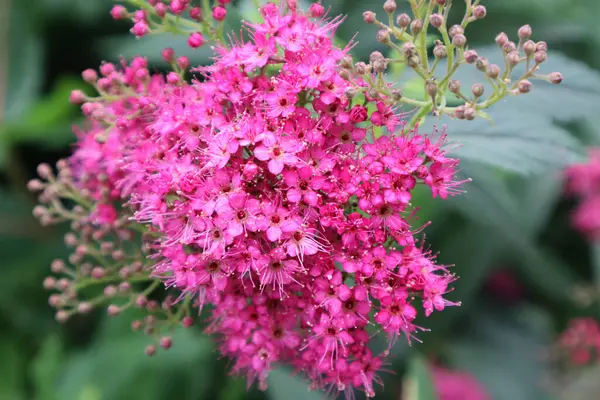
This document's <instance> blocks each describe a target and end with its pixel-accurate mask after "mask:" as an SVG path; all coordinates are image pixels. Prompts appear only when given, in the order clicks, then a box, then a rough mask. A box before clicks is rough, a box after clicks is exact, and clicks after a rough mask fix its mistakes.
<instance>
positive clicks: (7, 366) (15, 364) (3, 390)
mask: <svg viewBox="0 0 600 400" xmlns="http://www.w3.org/2000/svg"><path fill="white" fill-rule="evenodd" d="M0 354H2V358H1V359H0V400H18V399H23V398H24V397H23V379H22V371H21V370H22V368H23V359H22V351H21V350H20V349H19V343H18V341H17V340H15V339H13V338H11V337H0Z"/></svg>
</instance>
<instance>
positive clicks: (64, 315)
mask: <svg viewBox="0 0 600 400" xmlns="http://www.w3.org/2000/svg"><path fill="white" fill-rule="evenodd" d="M54 318H55V319H56V321H57V322H58V323H59V324H64V323H65V322H67V320H68V319H69V313H68V312H66V311H65V310H58V311H57V312H56V314H55V315H54Z"/></svg>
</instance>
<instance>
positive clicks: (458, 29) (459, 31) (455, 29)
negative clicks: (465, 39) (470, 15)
mask: <svg viewBox="0 0 600 400" xmlns="http://www.w3.org/2000/svg"><path fill="white" fill-rule="evenodd" d="M464 33H465V30H464V29H463V27H462V26H460V25H452V26H451V27H450V30H449V31H448V34H449V35H450V37H454V36H456V35H464Z"/></svg>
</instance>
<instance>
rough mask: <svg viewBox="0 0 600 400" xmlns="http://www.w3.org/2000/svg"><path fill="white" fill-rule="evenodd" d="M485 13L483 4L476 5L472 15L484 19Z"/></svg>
mask: <svg viewBox="0 0 600 400" xmlns="http://www.w3.org/2000/svg"><path fill="white" fill-rule="evenodd" d="M486 14H487V10H486V9H485V7H484V6H477V7H475V8H474V9H473V16H474V17H475V19H484V18H485V16H486Z"/></svg>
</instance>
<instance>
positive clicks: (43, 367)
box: [30, 335, 64, 400]
mask: <svg viewBox="0 0 600 400" xmlns="http://www.w3.org/2000/svg"><path fill="white" fill-rule="evenodd" d="M63 357H64V356H63V350H62V343H61V340H60V338H59V337H58V336H56V335H52V336H48V337H47V338H46V339H45V341H44V343H43V344H42V347H41V348H40V351H39V352H38V354H37V355H36V357H35V359H34V360H33V362H32V364H31V369H30V373H31V374H30V375H31V376H32V381H33V384H34V388H35V394H36V399H37V400H57V397H56V395H55V389H56V388H55V386H56V379H57V378H58V374H59V372H60V368H61V366H62V363H63Z"/></svg>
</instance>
